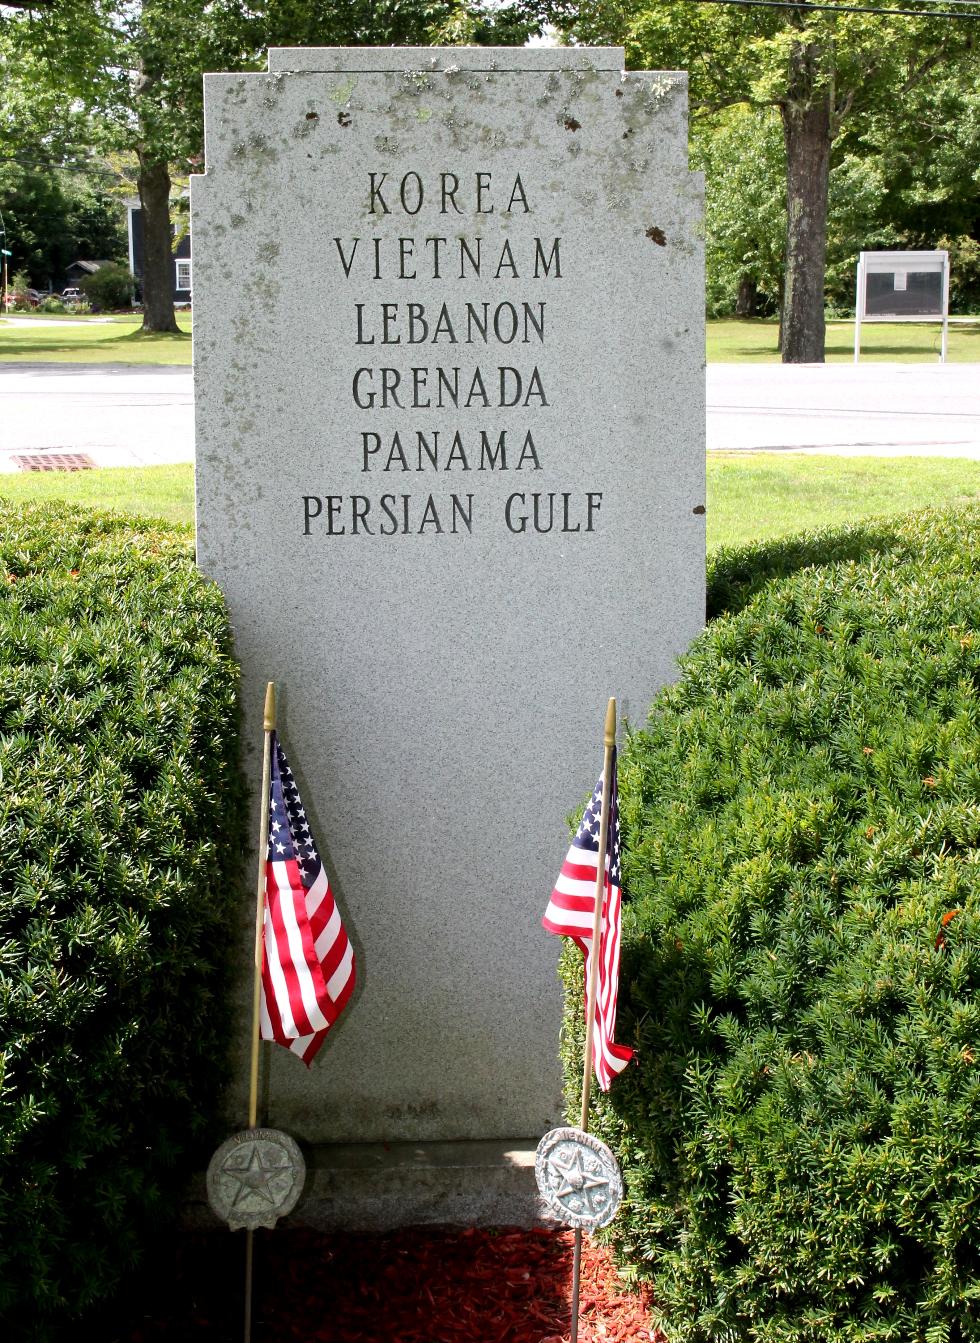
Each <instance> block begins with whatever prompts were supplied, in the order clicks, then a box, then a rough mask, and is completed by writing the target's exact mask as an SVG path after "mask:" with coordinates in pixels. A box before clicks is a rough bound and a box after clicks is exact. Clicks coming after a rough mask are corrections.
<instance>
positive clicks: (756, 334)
mask: <svg viewBox="0 0 980 1343" xmlns="http://www.w3.org/2000/svg"><path fill="white" fill-rule="evenodd" d="M39 320H41V319H32V318H27V319H26V320H23V321H18V322H4V321H3V320H0V363H5V362H17V363H20V362H23V363H29V362H41V363H84V364H101V363H119V364H189V363H190V362H191V342H190V339H189V336H188V334H186V333H189V332H190V329H191V321H190V313H187V312H182V313H178V314H177V321H178V324H179V325H180V328H181V331H182V333H184V334H181V335H179V336H144V335H143V334H142V332H141V331H140V326H139V324H140V320H141V319H140V317H139V315H138V314H134V315H133V316H132V317H129V316H126V317H114V318H113V319H112V321H111V322H108V323H107V322H105V321H104V320H102V321H97V320H89V321H86V322H85V324H84V325H80V324H79V325H72V324H71V321H70V320H69V319H68V318H64V319H62V320H61V321H60V322H59V323H58V325H57V326H40V325H35V323H36V322H37V321H39ZM44 320H54V321H58V319H57V318H54V319H44ZM74 320H75V322H78V320H79V319H77V318H76V319H74ZM256 321H261V316H258V317H256ZM778 331H779V328H778V324H777V323H776V322H774V321H768V320H766V321H762V320H758V321H756V320H753V321H734V320H731V321H728V320H725V321H717V322H709V323H708V339H707V355H708V362H709V363H728V364H731V363H754V364H755V363H773V364H774V363H778V361H779V353H778V351H777V349H776V341H777V338H778ZM938 357H939V327H938V325H935V324H929V325H918V324H915V325H913V324H902V323H880V322H879V323H872V322H868V323H865V324H864V325H863V326H862V336H861V358H862V360H865V359H866V360H868V361H878V362H879V363H880V362H883V361H887V362H892V363H894V362H896V361H899V362H906V361H907V362H919V361H921V362H934V361H936V360H938ZM853 358H854V325H853V323H851V322H831V323H829V324H828V327H827V362H828V363H838V364H839V363H850V362H851V360H852V359H853ZM949 360H950V362H951V363H961V364H962V363H980V318H977V319H976V320H975V321H971V322H970V323H969V324H966V323H962V322H954V323H953V324H951V326H950V328H949Z"/></svg>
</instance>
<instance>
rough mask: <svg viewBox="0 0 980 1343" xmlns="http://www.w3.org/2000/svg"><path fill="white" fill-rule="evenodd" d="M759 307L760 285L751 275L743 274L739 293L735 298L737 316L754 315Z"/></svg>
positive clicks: (739, 283) (739, 284)
mask: <svg viewBox="0 0 980 1343" xmlns="http://www.w3.org/2000/svg"><path fill="white" fill-rule="evenodd" d="M758 308H759V286H758V285H757V284H756V282H755V280H753V279H752V277H751V276H750V275H743V276H742V278H741V279H740V280H739V282H738V295H737V297H736V299H735V316H736V317H754V316H755V315H756V312H757V311H758Z"/></svg>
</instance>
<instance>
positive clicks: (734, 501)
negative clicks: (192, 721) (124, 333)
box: [0, 452, 980, 549]
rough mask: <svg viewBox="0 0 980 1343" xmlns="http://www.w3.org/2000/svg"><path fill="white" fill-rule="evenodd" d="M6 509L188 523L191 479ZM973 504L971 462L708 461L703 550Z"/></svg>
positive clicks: (116, 484) (188, 471) (89, 487)
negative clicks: (80, 510)
mask: <svg viewBox="0 0 980 1343" xmlns="http://www.w3.org/2000/svg"><path fill="white" fill-rule="evenodd" d="M3 495H5V496H6V497H7V498H9V499H11V500H12V501H13V502H15V503H16V502H19V501H22V500H30V499H70V500H72V501H74V502H76V503H80V504H86V505H88V506H90V507H93V508H117V509H123V510H125V511H126V512H133V513H142V514H144V515H146V516H151V517H161V518H166V519H167V520H168V521H170V522H177V523H181V524H183V525H185V526H187V527H191V526H192V525H193V522H194V470H193V467H191V466H189V465H184V466H153V467H144V468H141V469H138V470H133V469H130V468H125V469H118V470H96V471H76V472H60V471H38V472H30V473H23V474H19V475H10V476H2V477H0V496H3ZM977 499H980V463H978V462H972V461H963V460H959V459H956V458H948V457H811V456H808V455H806V454H804V453H778V454H776V453H763V452H756V453H712V454H711V455H710V456H709V458H708V517H707V522H708V546H709V548H710V549H714V548H716V547H717V546H721V545H741V544H744V543H745V542H748V541H757V540H763V539H765V538H769V537H774V536H787V535H791V534H792V533H793V532H801V531H804V530H807V529H813V528H817V527H829V526H835V525H838V524H841V523H846V522H854V521H856V520H857V519H859V518H866V517H871V516H873V515H875V514H882V513H907V512H910V511H912V510H913V509H917V508H926V507H930V506H937V507H940V506H943V505H949V504H956V503H965V502H967V501H976V500H977Z"/></svg>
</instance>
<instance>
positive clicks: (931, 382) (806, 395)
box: [0, 364, 980, 471]
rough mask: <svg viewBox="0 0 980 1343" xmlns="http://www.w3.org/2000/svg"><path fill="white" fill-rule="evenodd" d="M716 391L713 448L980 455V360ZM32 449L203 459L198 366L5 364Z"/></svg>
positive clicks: (875, 368)
mask: <svg viewBox="0 0 980 1343" xmlns="http://www.w3.org/2000/svg"><path fill="white" fill-rule="evenodd" d="M707 397H708V447H709V449H711V450H714V451H722V452H751V451H758V450H760V449H761V450H764V451H770V452H777V451H784V452H786V451H791V452H800V451H802V452H820V453H840V454H846V455H875V456H889V455H913V454H914V455H922V456H941V457H972V458H977V459H980V366H977V365H976V364H972V365H971V364H947V365H945V366H942V365H939V364H860V365H858V366H857V367H854V366H853V365H849V364H825V365H804V366H801V365H796V366H786V367H783V366H782V365H779V364H756V365H747V364H712V365H711V367H710V368H709V369H708V371H707ZM25 453H85V454H86V455H88V456H89V457H91V458H92V459H93V461H94V462H95V463H96V464H97V465H99V466H135V465H140V464H154V463H163V462H189V461H193V458H194V423H193V388H192V384H191V374H190V370H189V369H187V368H160V367H156V368H154V367H145V366H144V367H129V366H124V365H114V366H106V365H105V364H102V365H91V364H89V365H80V364H79V365H69V364H60V365H59V364H36V365H25V364H6V365H3V364H0V471H16V470H19V469H20V468H21V463H19V462H17V461H16V460H15V458H16V457H17V456H20V455H23V454H25Z"/></svg>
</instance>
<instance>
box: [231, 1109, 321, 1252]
mask: <svg viewBox="0 0 980 1343" xmlns="http://www.w3.org/2000/svg"><path fill="white" fill-rule="evenodd" d="M305 1179H306V1162H305V1161H304V1160H303V1154H302V1152H301V1151H300V1150H299V1148H298V1147H297V1145H296V1143H295V1142H294V1141H293V1139H292V1138H291V1137H290V1136H289V1134H288V1133H281V1132H280V1131H279V1130H278V1129H273V1128H253V1129H245V1130H244V1131H243V1132H241V1133H235V1134H232V1136H231V1137H230V1138H229V1139H228V1140H227V1141H226V1142H223V1143H222V1144H221V1146H220V1147H219V1148H218V1150H217V1151H216V1152H215V1154H214V1156H213V1157H212V1158H211V1161H210V1164H209V1165H208V1202H209V1203H210V1204H211V1207H212V1208H213V1210H214V1211H215V1212H216V1213H217V1215H218V1216H219V1217H220V1218H221V1220H222V1221H223V1222H227V1223H228V1225H229V1226H230V1227H231V1229H232V1231H237V1230H239V1229H240V1228H245V1229H247V1230H254V1229H255V1228H256V1227H259V1226H264V1227H268V1228H269V1230H270V1231H271V1230H272V1228H273V1227H274V1226H275V1224H276V1222H277V1221H278V1220H279V1218H280V1217H285V1216H286V1214H287V1213H290V1212H292V1210H293V1208H294V1207H295V1206H296V1201H297V1199H298V1198H299V1196H300V1194H301V1193H302V1192H303V1183H304V1181H305Z"/></svg>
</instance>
